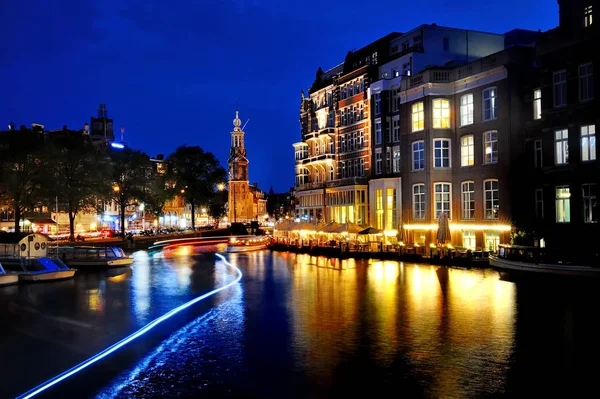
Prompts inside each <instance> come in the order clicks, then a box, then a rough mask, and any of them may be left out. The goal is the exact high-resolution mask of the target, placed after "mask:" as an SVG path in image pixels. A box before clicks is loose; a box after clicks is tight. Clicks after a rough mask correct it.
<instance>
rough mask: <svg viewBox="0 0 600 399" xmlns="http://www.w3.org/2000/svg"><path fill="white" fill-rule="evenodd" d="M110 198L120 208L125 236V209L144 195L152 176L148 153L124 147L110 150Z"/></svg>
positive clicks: (122, 229) (123, 234) (122, 232)
mask: <svg viewBox="0 0 600 399" xmlns="http://www.w3.org/2000/svg"><path fill="white" fill-rule="evenodd" d="M110 159H111V169H112V173H111V176H112V183H113V186H112V198H113V199H114V200H115V201H116V202H117V205H119V209H120V220H121V235H122V236H123V237H125V209H126V208H127V207H128V206H130V205H134V204H136V203H137V201H138V200H139V199H140V198H143V197H144V190H145V188H146V187H147V186H148V183H149V182H150V180H151V178H152V165H151V163H150V158H149V157H148V155H146V154H145V153H143V152H141V151H138V150H136V151H134V150H132V149H131V148H126V149H124V150H122V151H111V152H110Z"/></svg>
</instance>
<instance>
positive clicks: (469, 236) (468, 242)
mask: <svg viewBox="0 0 600 399" xmlns="http://www.w3.org/2000/svg"><path fill="white" fill-rule="evenodd" d="M476 246H477V244H476V241H475V231H473V230H464V231H463V247H464V248H467V249H470V250H471V251H475V248H476Z"/></svg>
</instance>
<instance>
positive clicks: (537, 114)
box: [533, 89, 542, 119]
mask: <svg viewBox="0 0 600 399" xmlns="http://www.w3.org/2000/svg"><path fill="white" fill-rule="evenodd" d="M533 119H542V91H541V90H540V89H536V90H534V91H533Z"/></svg>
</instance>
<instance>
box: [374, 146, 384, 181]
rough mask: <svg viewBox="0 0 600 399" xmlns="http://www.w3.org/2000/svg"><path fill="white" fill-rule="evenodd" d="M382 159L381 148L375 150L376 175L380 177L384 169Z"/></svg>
mask: <svg viewBox="0 0 600 399" xmlns="http://www.w3.org/2000/svg"><path fill="white" fill-rule="evenodd" d="M382 162H383V161H382V159H381V148H376V149H375V174H377V175H380V174H381V168H382Z"/></svg>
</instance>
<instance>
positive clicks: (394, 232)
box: [383, 230, 398, 237]
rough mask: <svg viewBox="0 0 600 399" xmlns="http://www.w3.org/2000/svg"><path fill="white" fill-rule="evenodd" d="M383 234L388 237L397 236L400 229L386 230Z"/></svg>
mask: <svg viewBox="0 0 600 399" xmlns="http://www.w3.org/2000/svg"><path fill="white" fill-rule="evenodd" d="M383 235H384V236H386V237H395V236H397V235H398V230H384V231H383Z"/></svg>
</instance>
